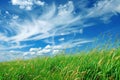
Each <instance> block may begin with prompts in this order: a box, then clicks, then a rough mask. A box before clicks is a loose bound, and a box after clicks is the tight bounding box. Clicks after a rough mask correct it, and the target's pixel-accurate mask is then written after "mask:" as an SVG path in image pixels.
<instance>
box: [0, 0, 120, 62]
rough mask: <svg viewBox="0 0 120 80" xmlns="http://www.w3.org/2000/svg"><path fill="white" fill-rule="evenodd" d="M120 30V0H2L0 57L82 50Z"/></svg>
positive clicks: (0, 58) (15, 57) (12, 57)
mask: <svg viewBox="0 0 120 80" xmlns="http://www.w3.org/2000/svg"><path fill="white" fill-rule="evenodd" d="M119 30H120V0H0V61H4V60H11V59H17V58H23V57H24V58H30V57H33V56H44V55H55V54H58V53H59V52H60V51H62V50H65V49H71V50H72V49H73V50H75V49H76V48H77V49H80V50H82V49H84V48H83V47H85V46H88V45H89V46H90V45H91V44H93V43H95V42H96V39H95V38H98V40H99V44H101V43H102V42H103V39H101V37H100V35H101V34H105V33H110V34H111V35H112V38H113V39H114V38H115V36H116V35H117V34H119V33H120V32H119ZM98 36H99V37H98ZM104 39H107V38H104ZM118 39H119V38H118Z"/></svg>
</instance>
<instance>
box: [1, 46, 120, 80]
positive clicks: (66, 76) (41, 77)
mask: <svg viewBox="0 0 120 80" xmlns="http://www.w3.org/2000/svg"><path fill="white" fill-rule="evenodd" d="M0 80H120V49H119V48H117V49H110V50H101V51H98V50H96V49H95V50H92V51H90V52H89V53H88V54H85V53H84V52H81V53H80V54H76V55H64V54H62V55H58V56H54V57H43V58H35V59H31V60H16V61H10V62H2V63H0Z"/></svg>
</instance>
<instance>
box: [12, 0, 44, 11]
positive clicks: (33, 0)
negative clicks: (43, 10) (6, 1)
mask: <svg viewBox="0 0 120 80" xmlns="http://www.w3.org/2000/svg"><path fill="white" fill-rule="evenodd" d="M11 3H12V5H18V6H19V8H20V9H26V10H32V7H33V6H34V5H39V6H43V5H44V2H42V1H40V0H11Z"/></svg>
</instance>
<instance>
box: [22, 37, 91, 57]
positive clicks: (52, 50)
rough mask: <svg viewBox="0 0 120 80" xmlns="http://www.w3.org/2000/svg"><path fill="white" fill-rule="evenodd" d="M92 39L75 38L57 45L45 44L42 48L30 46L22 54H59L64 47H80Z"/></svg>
mask: <svg viewBox="0 0 120 80" xmlns="http://www.w3.org/2000/svg"><path fill="white" fill-rule="evenodd" d="M91 42H93V40H86V39H77V40H70V41H67V42H64V43H62V44H58V45H47V46H45V47H44V48H30V50H29V52H27V53H26V52H25V53H24V56H28V55H40V56H41V55H46V54H47V55H56V54H58V53H59V54H60V53H61V52H62V51H64V50H66V49H71V48H74V47H76V46H78V47H80V46H83V45H84V44H87V43H91Z"/></svg>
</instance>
